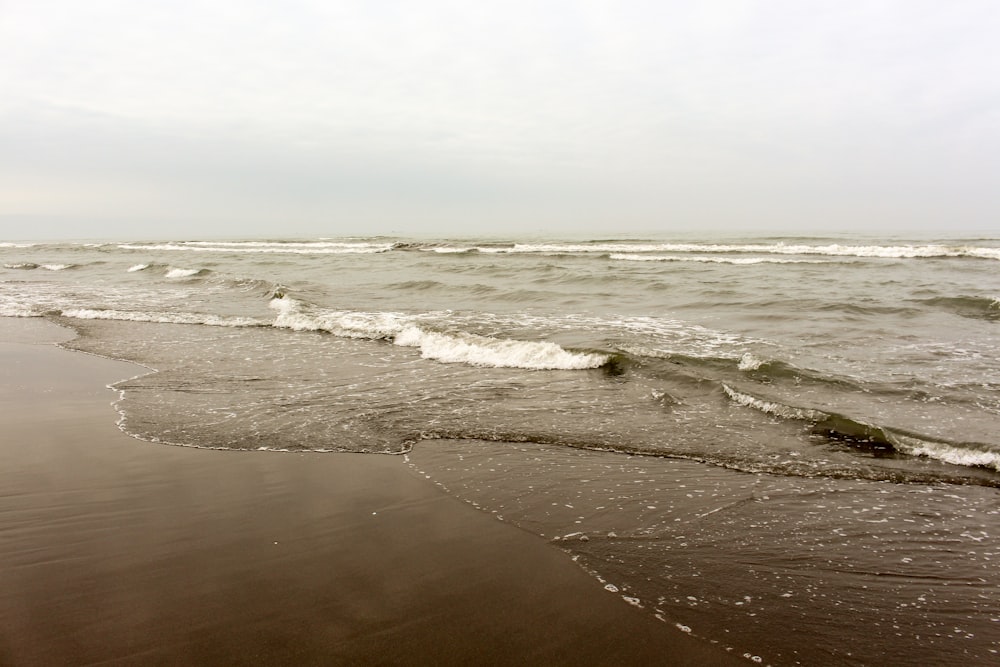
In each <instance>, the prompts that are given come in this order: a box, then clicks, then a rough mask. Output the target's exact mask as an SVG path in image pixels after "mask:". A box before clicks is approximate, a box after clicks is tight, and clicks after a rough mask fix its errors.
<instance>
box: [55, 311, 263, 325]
mask: <svg viewBox="0 0 1000 667" xmlns="http://www.w3.org/2000/svg"><path fill="white" fill-rule="evenodd" d="M58 314H59V315H61V316H62V317H69V318H72V319H77V320H118V321H123V322H155V323H158V324H204V325H208V326H213V327H259V326H267V322H263V321H261V320H256V319H253V318H250V317H223V316H220V315H209V314H205V313H163V312H146V311H132V310H114V309H106V310H101V309H96V308H68V309H66V310H62V311H59V312H58Z"/></svg>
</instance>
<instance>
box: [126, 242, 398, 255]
mask: <svg viewBox="0 0 1000 667" xmlns="http://www.w3.org/2000/svg"><path fill="white" fill-rule="evenodd" d="M118 247H119V248H122V249H124V250H167V251H178V250H188V251H192V252H226V253H261V254H296V255H338V254H359V253H360V254H371V253H379V252H386V251H388V250H392V244H391V243H339V242H312V243H292V242H288V243H280V242H269V241H243V242H212V241H188V242H184V243H154V244H146V245H140V244H121V245H119V246H118Z"/></svg>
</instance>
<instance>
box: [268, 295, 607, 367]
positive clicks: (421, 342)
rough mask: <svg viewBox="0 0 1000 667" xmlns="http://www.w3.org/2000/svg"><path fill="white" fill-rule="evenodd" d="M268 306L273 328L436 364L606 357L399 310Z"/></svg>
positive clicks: (284, 302)
mask: <svg viewBox="0 0 1000 667" xmlns="http://www.w3.org/2000/svg"><path fill="white" fill-rule="evenodd" d="M270 305H271V307H272V308H274V309H275V310H277V311H278V315H277V317H276V318H275V320H274V326H275V327H277V328H285V329H293V330H296V331H324V332H326V333H330V334H333V335H335V336H340V337H345V338H366V339H373V340H388V341H392V343H393V344H394V345H399V346H401V347H415V348H418V349H419V350H420V355H421V357H423V358H424V359H433V360H435V361H440V362H442V363H464V364H468V365H470V366H485V367H492V368H524V369H528V370H582V369H588V368H600V367H601V366H604V365H605V364H607V363H609V362H610V361H611V356H610V355H608V354H600V353H595V352H575V351H571V350H567V349H565V348H563V347H560V346H559V345H557V344H555V343H551V342H548V341H521V340H504V339H498V338H492V337H489V336H480V335H477V334H471V333H464V332H457V333H442V332H438V331H432V330H429V329H427V328H426V327H425V326H420V325H419V318H418V317H415V316H407V315H403V314H400V313H362V312H344V311H322V310H310V309H309V308H308V307H307V306H306V305H305V304H303V303H302V302H300V301H297V300H295V299H291V298H275V299H273V300H272V301H271V303H270Z"/></svg>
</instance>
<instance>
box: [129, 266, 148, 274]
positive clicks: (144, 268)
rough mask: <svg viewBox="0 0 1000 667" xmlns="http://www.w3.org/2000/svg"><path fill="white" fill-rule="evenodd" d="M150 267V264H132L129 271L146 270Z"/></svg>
mask: <svg viewBox="0 0 1000 667" xmlns="http://www.w3.org/2000/svg"><path fill="white" fill-rule="evenodd" d="M148 268H149V264H133V265H132V266H130V267H128V272H129V273H134V272H136V271H145V270H146V269H148Z"/></svg>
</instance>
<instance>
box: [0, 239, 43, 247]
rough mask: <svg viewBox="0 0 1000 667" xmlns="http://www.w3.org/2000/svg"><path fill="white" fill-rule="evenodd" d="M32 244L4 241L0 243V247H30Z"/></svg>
mask: <svg viewBox="0 0 1000 667" xmlns="http://www.w3.org/2000/svg"><path fill="white" fill-rule="evenodd" d="M34 245H35V244H34V243H9V242H6V241H5V242H3V243H0V248H31V247H33V246H34Z"/></svg>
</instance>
